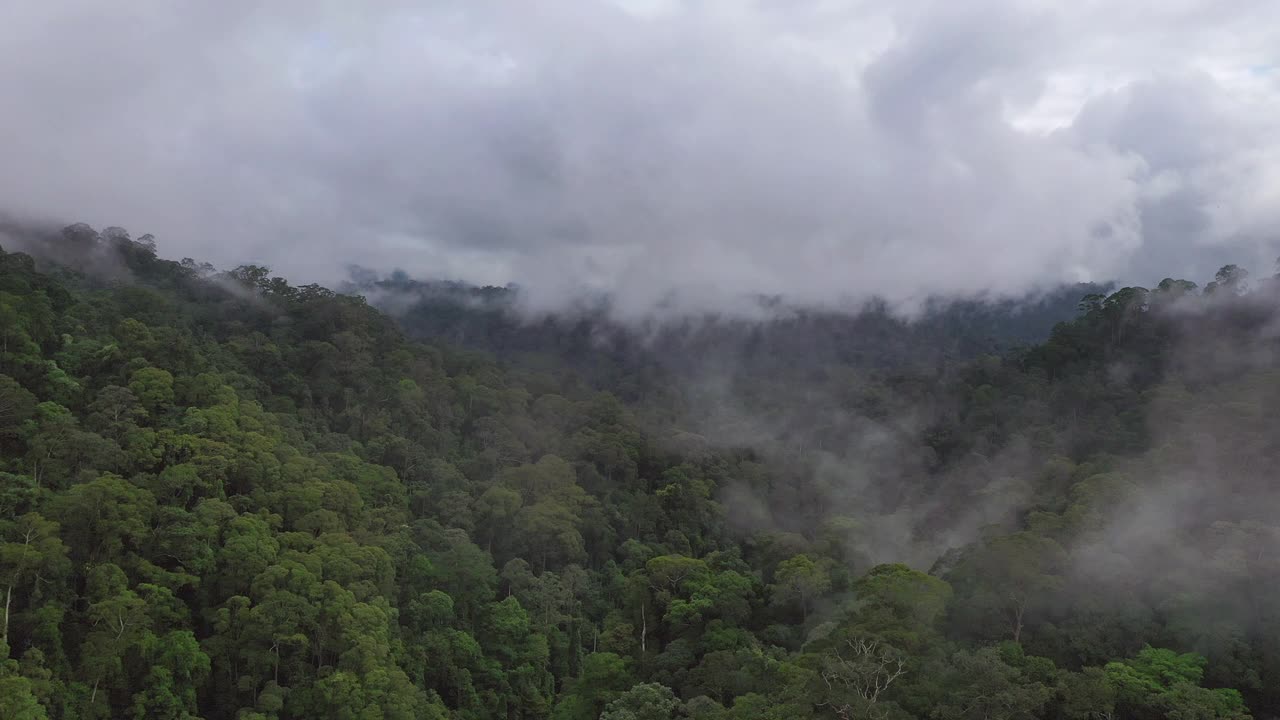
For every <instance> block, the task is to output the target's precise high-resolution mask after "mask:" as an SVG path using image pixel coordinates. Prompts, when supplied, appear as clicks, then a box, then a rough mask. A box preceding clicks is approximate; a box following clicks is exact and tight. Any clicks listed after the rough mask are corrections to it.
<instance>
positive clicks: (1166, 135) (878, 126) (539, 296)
mask: <svg viewBox="0 0 1280 720" xmlns="http://www.w3.org/2000/svg"><path fill="white" fill-rule="evenodd" d="M0 96H2V97H4V98H6V102H5V103H4V109H3V111H0V136H2V137H3V138H4V140H3V141H2V142H0V211H3V212H7V213H9V214H16V215H19V216H22V217H28V218H35V219H45V220H54V221H66V222H72V221H77V220H82V221H85V222H89V223H90V224H93V225H95V226H98V227H102V226H105V225H120V226H124V227H126V228H128V229H129V230H130V231H132V232H133V233H134V234H135V235H141V234H142V233H153V234H155V235H156V237H157V242H158V245H159V249H160V253H161V255H164V256H166V257H173V258H180V257H183V256H191V257H194V258H197V259H200V260H208V261H210V262H213V263H214V264H215V265H219V266H222V267H231V266H234V265H237V264H240V263H243V262H256V263H261V264H266V265H269V266H270V267H272V268H273V269H274V270H276V271H277V272H279V273H281V274H284V275H285V276H287V277H289V278H291V279H295V280H297V281H299V282H312V281H319V282H336V281H338V280H340V279H341V278H342V277H343V274H344V268H345V267H347V265H348V264H350V263H356V264H359V265H362V266H366V267H371V268H375V269H380V270H391V269H393V268H400V269H403V270H405V271H407V272H409V273H410V274H412V275H415V276H418V277H436V278H449V279H461V280H466V281H471V282H477V283H491V284H505V283H508V282H514V283H517V284H519V285H521V286H522V287H524V288H525V290H526V291H527V293H528V296H529V297H530V298H532V300H533V301H535V302H537V303H541V304H545V305H548V306H556V305H557V304H559V303H563V302H565V301H566V300H567V299H570V298H573V297H576V296H577V295H578V294H580V293H582V292H607V293H609V294H610V295H611V296H612V297H614V298H615V302H616V303H617V306H618V307H620V308H623V309H626V310H627V311H630V312H636V313H645V312H649V311H651V310H653V309H655V308H658V307H664V308H671V307H683V308H687V309H724V308H727V307H732V306H733V304H734V303H735V302H736V301H737V300H738V299H740V298H741V296H742V295H743V294H751V293H765V294H771V295H772V294H778V295H784V296H786V297H788V298H790V299H791V300H792V301H794V302H797V303H806V304H814V305H835V304H839V303H844V302H850V301H852V302H856V301H858V300H860V299H865V298H866V297H868V296H871V295H877V296H881V297H884V298H887V299H889V300H890V301H892V302H894V303H898V304H901V305H902V306H910V305H911V304H913V303H917V302H918V301H919V300H920V299H922V298H924V297H926V296H929V295H973V294H978V293H984V292H994V293H1009V294H1013V293H1022V292H1026V291H1031V290H1035V289H1037V288H1043V287H1047V286H1051V285H1053V284H1057V283H1062V282H1074V281H1086V280H1095V281H1105V280H1111V279H1119V280H1121V281H1132V282H1138V283H1141V284H1146V285H1152V284H1154V283H1155V282H1156V281H1158V280H1159V279H1160V278H1161V277H1164V276H1166V275H1171V276H1175V277H1188V278H1190V279H1193V280H1197V281H1200V282H1203V281H1205V280H1207V279H1209V278H1211V277H1212V274H1213V271H1214V270H1215V269H1216V268H1217V267H1219V266H1220V265H1222V264H1224V263H1226V262H1238V263H1241V264H1243V265H1246V266H1250V267H1254V268H1255V272H1266V273H1270V272H1272V267H1271V266H1272V262H1273V260H1274V258H1275V257H1276V255H1277V254H1280V121H1277V120H1276V119H1277V118H1280V3H1276V2H1272V1H1271V0H1108V1H1105V2H1104V1H1102V0H1072V1H1071V2H1047V1H1044V0H966V1H965V2H954V1H943V2H929V1H925V0H892V1H887V0H886V1H880V2H868V1H864V0H845V1H835V0H754V1H752V0H738V1H734V2H729V1H727V0H703V1H695V0H527V1H521V2H492V1H490V0H457V1H454V0H433V1H432V2H428V3H423V2H407V1H405V2H401V1H399V0H384V1H379V0H367V1H365V2H359V3H357V2H338V1H336V0H307V1H303V0H278V1H275V2H271V3H263V2H250V1H249V0H224V1H222V2H217V3H210V2H203V1H199V2H197V1H195V0H128V1H126V2H119V3H102V2H97V1H95V0H51V1H50V2H14V3H6V4H5V7H3V8H0Z"/></svg>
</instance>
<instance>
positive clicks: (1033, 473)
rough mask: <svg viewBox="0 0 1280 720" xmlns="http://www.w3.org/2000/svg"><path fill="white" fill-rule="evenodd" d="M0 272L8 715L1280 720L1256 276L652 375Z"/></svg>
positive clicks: (1175, 284)
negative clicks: (910, 353) (1252, 280)
mask: <svg viewBox="0 0 1280 720" xmlns="http://www.w3.org/2000/svg"><path fill="white" fill-rule="evenodd" d="M25 249H27V250H28V251H30V252H31V253H33V254H36V255H38V256H39V259H38V260H37V259H35V258H33V257H32V255H30V254H25V253H20V252H15V251H14V248H13V247H6V248H5V251H3V252H0V452H2V455H0V457H2V461H0V593H3V603H4V614H3V619H2V623H3V625H2V626H0V718H6V719H7V718H15V719H21V720H33V719H36V718H46V717H47V718H67V719H70V718H84V719H90V718H117V717H118V718H163V719H169V718H173V719H177V718H204V719H205V720H230V719H232V718H235V719H236V720H265V719H267V718H280V719H285V718H299V719H300V718H308V719H311V718H334V719H335V720H336V719H343V720H347V719H350V720H356V719H359V720H376V719H379V718H385V719H388V720H390V719H400V718H404V719H406V720H407V719H408V718H459V719H462V720H481V719H487V718H506V719H509V720H516V719H526V718H527V719H535V718H554V719H555V720H579V719H581V720H594V719H595V718H605V719H607V720H624V719H625V720H651V719H652V720H657V719H659V718H671V717H686V718H696V719H699V720H721V719H723V720H756V719H761V720H763V719H770V720H793V719H803V718H846V719H847V718H874V719H876V720H889V719H898V718H901V719H904V720H905V719H908V718H943V719H952V718H955V719H959V718H1006V719H1010V720H1012V719H1013V718H1080V719H1085V718H1089V719H1094V718H1137V719H1148V718H1149V719H1153V720H1154V719H1155V718H1165V717H1173V718H1246V717H1250V716H1251V715H1252V716H1253V717H1259V718H1266V717H1274V716H1276V715H1277V714H1278V713H1280V595H1277V594H1276V592H1275V589H1276V588H1277V587H1280V527H1278V526H1277V525H1276V524H1275V521H1274V518H1275V517H1276V516H1277V511H1278V510H1280V487H1278V486H1277V485H1276V482H1275V480H1274V477H1275V472H1274V468H1275V467H1276V463H1277V460H1280V436H1278V435H1277V433H1276V430H1275V424H1274V422H1273V421H1272V418H1274V417H1277V411H1280V383H1278V382H1277V381H1278V380H1280V357H1278V356H1277V354H1276V351H1277V350H1280V334H1278V333H1277V332H1276V328H1277V327H1280V316H1278V315H1277V313H1276V307H1277V293H1276V290H1275V288H1274V287H1273V283H1272V281H1269V280H1268V281H1264V282H1261V283H1258V284H1257V286H1256V287H1255V288H1253V289H1252V290H1248V289H1247V288H1246V282H1245V278H1244V276H1243V273H1242V272H1241V271H1239V270H1238V269H1236V268H1234V267H1231V266H1229V267H1227V268H1224V269H1223V270H1222V271H1221V272H1220V273H1219V274H1218V277H1217V278H1216V279H1215V281H1214V282H1213V283H1210V284H1209V285H1207V286H1206V287H1205V288H1204V289H1203V290H1200V289H1199V288H1197V287H1195V286H1194V284H1192V283H1188V282H1185V281H1174V280H1167V281H1165V282H1162V283H1160V285H1159V286H1158V287H1157V288H1156V289H1154V290H1150V291H1148V290H1146V289H1143V288H1124V289H1122V290H1119V291H1117V292H1115V293H1113V294H1111V295H1109V296H1106V297H1103V296H1101V295H1090V296H1088V297H1086V298H1084V301H1083V302H1082V303H1081V307H1080V314H1079V316H1078V317H1077V318H1075V319H1073V320H1071V321H1069V322H1065V323H1062V324H1060V325H1058V326H1057V327H1056V328H1055V329H1054V330H1053V332H1052V335H1051V336H1050V337H1049V339H1048V340H1047V341H1046V342H1044V343H1040V344H1034V345H1031V346H1028V347H1022V348H1019V349H1016V350H1009V351H1008V352H1005V353H1004V354H1001V355H993V354H982V353H981V350H982V349H984V348H981V347H979V348H978V350H977V351H976V352H972V353H971V352H969V351H966V352H965V353H958V354H957V353H952V354H941V355H939V356H936V357H931V358H930V360H929V362H927V363H921V364H920V365H918V366H908V367H895V366H891V365H890V364H888V363H883V362H864V360H865V358H860V357H851V356H850V357H846V356H842V355H841V354H840V353H838V352H830V353H826V354H819V355H818V356H817V357H812V353H809V355H810V356H809V357H807V362H806V363H803V364H801V366H802V370H803V371H802V372H801V371H799V370H797V369H796V365H797V364H796V363H792V362H787V361H786V358H785V357H781V358H780V357H776V355H777V353H778V352H780V351H776V350H771V351H770V352H768V353H761V354H760V357H761V358H772V359H773V360H774V362H768V363H765V362H759V363H746V364H744V365H742V366H740V367H734V368H726V367H720V368H718V372H716V373H713V372H712V371H713V370H717V368H712V367H707V366H697V367H695V368H694V369H695V370H696V371H693V372H688V371H686V370H687V369H688V366H686V365H682V364H680V363H679V362H678V360H679V359H678V358H676V359H675V360H676V361H677V362H676V364H675V365H674V367H675V368H676V369H677V370H679V371H673V370H672V367H673V366H672V365H671V364H669V363H663V362H655V364H654V365H653V366H652V372H643V373H639V374H637V371H636V369H635V368H634V367H632V366H630V365H627V364H626V363H624V362H621V361H618V360H617V359H616V358H613V357H611V356H609V355H608V354H602V355H600V356H590V357H583V358H580V361H581V363H582V364H581V365H577V366H569V365H567V363H565V362H561V361H559V360H556V359H555V358H556V357H557V356H556V355H555V354H554V353H550V354H549V355H548V353H547V352H545V349H538V352H539V354H541V355H542V356H543V357H542V360H541V362H540V363H539V362H529V358H528V357H525V355H527V352H526V351H527V350H528V349H527V348H522V349H521V350H520V351H519V353H515V352H513V353H512V356H511V357H507V356H505V355H504V353H503V352H502V351H501V350H502V346H501V345H500V344H497V345H491V346H489V349H490V352H487V353H482V352H477V351H475V350H471V349H466V348H463V347H459V346H458V345H456V344H454V343H453V342H450V341H447V340H441V339H435V340H432V341H430V342H427V341H424V340H414V339H411V337H410V336H409V335H407V334H406V333H405V331H403V330H402V329H401V328H400V327H399V326H398V325H397V324H396V323H395V321H394V320H392V319H391V318H390V317H389V316H387V315H385V314H383V313H381V312H380V311H378V310H376V309H374V308H373V307H371V306H370V305H369V304H368V303H367V302H366V301H365V300H364V299H363V298H361V297H359V296H351V295H344V294H336V293H334V292H331V291H329V290H326V289H325V288H322V287H318V286H315V285H307V286H301V287H297V286H293V285H290V284H289V283H288V282H286V281H285V280H283V279H281V278H275V277H272V276H271V274H270V272H269V271H268V270H266V269H265V268H260V267H254V266H244V267H240V268H237V269H235V270H232V271H229V272H217V271H216V270H215V269H213V268H211V267H209V266H207V265H201V264H199V263H197V262H194V261H190V260H184V261H182V262H172V261H167V260H162V259H160V258H158V257H157V255H156V249H155V245H154V243H153V242H152V240H151V238H149V237H147V236H144V237H143V238H140V239H138V240H133V239H131V238H130V237H129V235H128V234H127V233H125V232H124V231H122V230H119V229H118V228H112V229H108V230H104V231H102V232H101V233H99V232H95V231H93V230H92V229H91V228H88V227H87V226H83V225H79V226H72V227H70V228H68V229H67V230H66V231H64V232H63V233H62V234H61V235H59V236H57V237H45V238H39V239H38V241H35V242H33V241H31V240H29V239H28V240H27V244H26V245H25ZM456 312H460V313H465V312H467V308H466V307H465V306H458V309H457V310H456ZM449 322H454V321H449ZM469 322H470V321H469V320H468V321H467V322H464V323H462V324H461V325H457V327H469V325H468V324H467V323H469ZM477 322H482V321H477ZM824 322H831V321H824ZM826 327H829V325H823V324H819V330H818V331H817V332H815V333H813V334H812V335H811V337H814V338H820V337H821V334H822V329H823V328H826ZM502 332H506V331H505V330H503V331H502ZM513 332H514V331H513ZM521 332H526V333H527V331H524V330H522V331H521ZM912 332H923V331H920V330H918V329H917V330H912ZM930 332H932V331H930ZM937 332H938V333H940V334H941V335H946V334H947V333H952V334H957V332H956V331H955V330H954V328H951V327H949V326H945V325H944V326H943V327H941V328H939V329H938V330H937ZM958 334H962V333H958ZM522 337H536V333H535V334H534V335H527V334H526V335H524V336H522ZM911 342H912V343H919V342H920V341H919V340H917V339H912V340H911ZM981 342H982V343H985V342H986V339H983V340H982V341H981ZM637 347H639V345H637ZM966 347H968V346H966ZM784 349H785V348H784ZM574 352H575V353H579V352H581V353H587V352H588V350H587V349H585V348H583V349H581V350H579V349H577V348H575V350H574ZM796 352H797V353H800V352H803V351H802V350H797V351H796ZM516 354H520V355H521V357H519V358H517V357H515V355H516ZM956 355H965V356H968V355H973V357H966V358H962V357H957V356H956ZM548 357H550V358H551V360H548V359H547V358H548ZM593 367H594V369H592V368H593Z"/></svg>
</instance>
